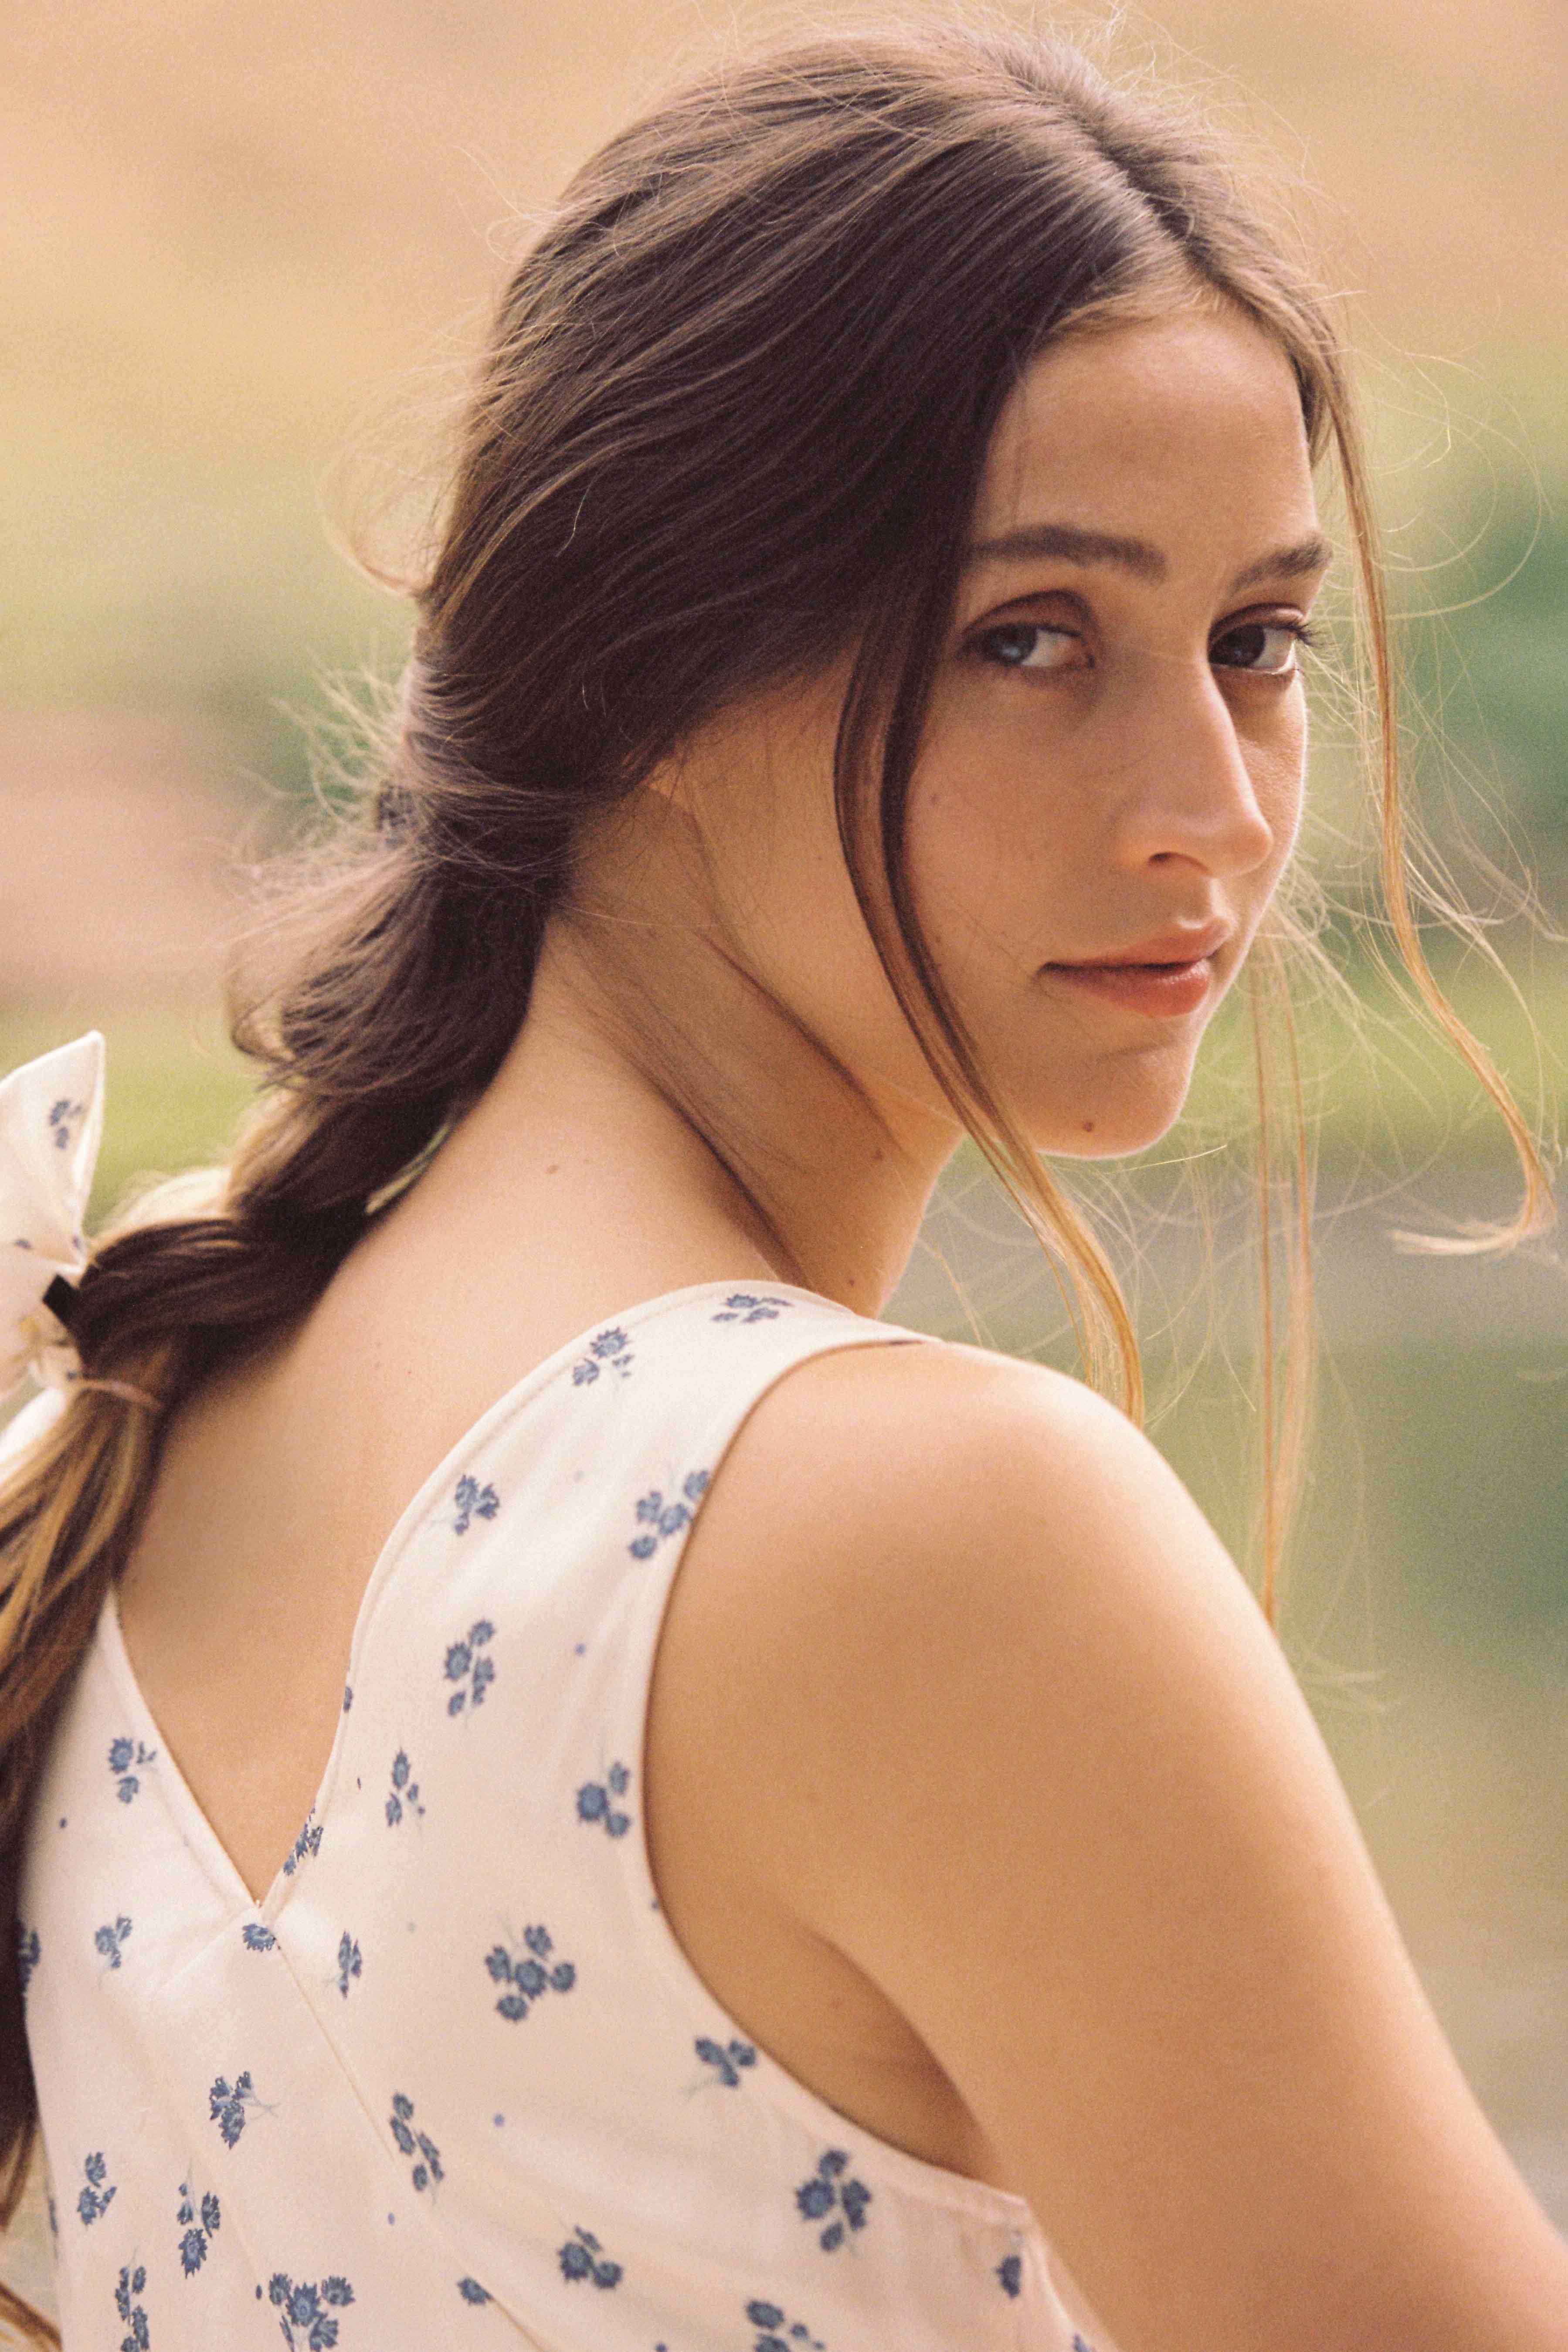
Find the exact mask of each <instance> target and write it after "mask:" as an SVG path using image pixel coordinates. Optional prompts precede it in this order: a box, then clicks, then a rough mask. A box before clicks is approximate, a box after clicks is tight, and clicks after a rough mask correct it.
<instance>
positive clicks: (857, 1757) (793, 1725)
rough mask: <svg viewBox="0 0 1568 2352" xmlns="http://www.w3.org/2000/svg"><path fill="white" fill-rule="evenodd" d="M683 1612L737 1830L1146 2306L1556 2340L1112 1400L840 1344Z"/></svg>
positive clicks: (693, 1561)
mask: <svg viewBox="0 0 1568 2352" xmlns="http://www.w3.org/2000/svg"><path fill="white" fill-rule="evenodd" d="M672 1622H673V1624H674V1626H675V1629H676V1631H675V1643H676V1661H675V1664H676V1671H677V1673H678V1674H679V1675H681V1677H682V1678H683V1682H684V1684H685V1685H686V1686H687V1687H688V1688H689V1693H690V1706H691V1712H690V1714H689V1716H688V1717H687V1718H686V1719H687V1720H688V1721H692V1722H700V1725H701V1732H702V1738H703V1741H704V1747H705V1757H704V1764H705V1770H704V1787H705V1790H708V1791H710V1794H711V1801H712V1803H713V1804H714V1805H715V1806H717V1807H718V1808H719V1809H720V1811H721V1812H722V1814H723V1816H724V1821H723V1834H724V1837H725V1840H726V1845H727V1847H731V1846H732V1847H733V1849H734V1850H736V1851H738V1852H745V1853H749V1854H750V1856H751V1862H750V1864H749V1868H750V1871H751V1874H752V1883H753V1884H754V1885H755V1888H756V1891H757V1894H758V1895H759V1898H760V1899H761V1900H763V1901H765V1902H766V1903H769V1904H771V1905H773V1906H777V1907H778V1908H779V1909H781V1910H783V1911H784V1912H786V1913H787V1914H788V1915H789V1916H792V1917H793V1918H795V1919H796V1920H798V1921H800V1922H801V1923H803V1924H804V1925H805V1927H808V1928H809V1929H810V1930H812V1931H813V1932H814V1933H815V1934H817V1935H819V1936H821V1937H824V1938H825V1939H826V1941H827V1942H828V1943H829V1944H830V1945H832V1946H833V1947H834V1948H837V1950H838V1951H840V1952H841V1953H843V1954H844V1955H845V1956H846V1957H847V1958H848V1959H849V1960H850V1961H852V1962H853V1963H854V1965H855V1966H856V1967H857V1968H858V1969H860V1970H861V1971H862V1972H863V1973H864V1975H865V1976H866V1977H867V1978H868V1979H870V1981H871V1982H872V1983H873V1984H875V1985H876V1986H877V1987H878V1989H879V1990H880V1991H881V1992H882V1994H883V1995H884V1996H885V1997H886V1998H887V1999H888V2000H889V2001H890V2002H892V2003H893V2004H894V2006H895V2007H896V2008H897V2009H898V2011H900V2014H901V2015H902V2016H903V2018H904V2019H905V2020H907V2021H908V2022H909V2024H910V2026H911V2027H912V2028H913V2029H914V2031H915V2032H916V2033H917V2034H919V2036H920V2037H921V2040H922V2041H923V2042H924V2043H925V2045H926V2047H927V2048H928V2049H929V2051H930V2052H931V2054H932V2056H933V2057H934V2059H935V2060H936V2061H937V2063H938V2064H939V2065H940V2066H941V2067H942V2069H943V2071H944V2072H945V2073H946V2074H947V2075H948V2077H949V2079H950V2080H951V2082H952V2084H953V2085H954V2086H955V2088H956V2089H957V2091H958V2092H959V2094H960V2095H961V2096H962V2098H963V2101H964V2102H965V2104H966V2105H967V2107H968V2109H969V2111H970V2113H971V2114H972V2115H973V2117H974V2118H975V2120H976V2121H977V2123H978V2124H979V2126H980V2127H981V2128H982V2130H983V2131H984V2134H985V2136H986V2138H987V2139H988V2141H989V2142H990V2143H991V2145H992V2146H993V2147H994V2148H995V2149H996V2150H997V2151H998V2152H999V2154H1000V2156H1001V2158H1002V2160H1003V2162H1004V2163H1005V2167H1006V2169H1007V2173H1008V2176H1009V2177H1010V2178H1012V2179H1016V2180H1017V2181H1018V2182H1020V2183H1021V2184H1022V2185H1023V2186H1024V2188H1025V2193H1026V2195H1027V2196H1028V2198H1029V2200H1030V2202H1031V2203H1032V2204H1033V2206H1034V2208H1035V2210H1036V2211H1037V2214H1038V2215H1039V2217H1040V2220H1041V2222H1042V2225H1043V2226H1044V2227H1045V2229H1046V2231H1047V2234H1048V2235H1049V2236H1051V2237H1052V2238H1053V2239H1054V2240H1055V2242H1057V2243H1058V2246H1059V2249H1060V2251H1061V2253H1062V2255H1063V2258H1064V2260H1065V2261H1066V2263H1067V2264H1068V2268H1069V2270H1070V2271H1071V2272H1072V2273H1073V2274H1074V2276H1075V2277H1077V2278H1078V2280H1079V2283H1080V2284H1081V2285H1082V2287H1083V2289H1084V2291H1085V2293H1086V2294H1088V2295H1089V2298H1090V2300H1091V2301H1092V2302H1093V2304H1094V2305H1095V2306H1096V2307H1097V2309H1099V2310H1100V2312H1101V2313H1102V2314H1103V2315H1104V2317H1105V2320H1106V2322H1107V2324H1108V2325H1109V2326H1110V2327H1111V2328H1112V2329H1113V2330H1114V2331H1115V2333H1116V2336H1117V2338H1118V2340H1119V2341H1121V2342H1123V2343H1124V2344H1126V2345H1129V2346H1131V2345H1141V2344H1148V2345H1163V2344H1166V2343H1171V2344H1178V2343H1180V2344H1186V2343H1194V2344H1196V2343H1206V2344H1221V2343H1223V2344H1226V2345H1234V2346H1236V2347H1245V2352H1307V2347H1317V2346H1320V2345H1321V2344H1324V2343H1328V2342H1332V2343H1334V2344H1335V2345H1337V2346H1343V2347H1347V2352H1352V2347H1353V2348H1354V2352H1362V2348H1363V2347H1366V2352H1370V2347H1372V2346H1373V2345H1374V2344H1375V2345H1378V2346H1383V2345H1385V2344H1390V2343H1398V2344H1400V2345H1402V2346H1406V2347H1410V2352H1458V2347H1460V2346H1464V2347H1467V2352H1476V2347H1482V2346H1486V2347H1492V2346H1495V2347H1497V2352H1503V2347H1505V2346H1508V2347H1520V2352H1568V2255H1565V2254H1564V2252H1563V2248H1562V2246H1561V2244H1560V2242H1558V2241H1557V2240H1556V2239H1555V2237H1554V2235H1553V2233H1552V2231H1551V2229H1550V2226H1549V2224H1548V2223H1547V2222H1546V2221H1545V2220H1544V2218H1543V2217H1542V2215H1541V2214H1540V2212H1539V2210H1538V2209H1537V2208H1536V2207H1535V2206H1534V2205H1533V2203H1532V2201H1531V2199H1530V2197H1529V2195H1528V2193H1527V2192H1526V2190H1525V2189H1524V2188H1523V2187H1522V2185H1521V2183H1520V2181H1519V2180H1518V2179H1517V2176H1515V2175H1514V2174H1513V2172H1512V2171H1511V2169H1510V2167H1509V2165H1508V2163H1507V2161H1506V2158H1504V2157H1503V2155H1502V2152H1501V2150H1500V2148H1499V2147H1498V2145H1497V2143H1496V2140H1495V2139H1494V2137H1492V2135H1491V2133H1490V2131H1489V2126H1487V2124H1486V2122H1485V2120H1484V2118H1483V2117H1482V2116H1481V2115H1480V2112H1479V2109H1478V2107H1477V2106H1476V2105H1475V2102H1474V2100H1473V2099H1472V2098H1471V2096H1470V2095H1469V2093H1468V2090H1467V2088H1466V2086H1465V2084H1464V2083H1463V2081H1462V2079H1461V2077H1460V2076H1459V2074H1458V2070H1457V2068H1456V2067H1455V2065H1454V2063H1453V2060H1452V2058H1451V2056H1450V2054H1449V2053H1448V2051H1447V2047H1446V2045H1445V2043H1444V2042H1443V2040H1442V2037H1441V2035H1440V2033H1439V2032H1438V2031H1437V2028H1436V2023H1435V2021H1433V2019H1432V2016H1431V2013H1430V2011H1429V2009H1428V2007H1427V2005H1426V2000H1425V1999H1424V1996H1423V1994H1422V1992H1421V1989H1420V1986H1419V1984H1418V1982H1417V1980H1416V1979H1415V1973H1414V1970H1413V1969H1412V1968H1411V1966H1410V1963H1409V1961H1408V1959H1407V1958H1406V1956H1405V1951H1404V1949H1403V1947H1402V1945H1401V1943H1400V1941H1399V1937H1398V1935H1397V1932H1396V1930H1395V1928H1394V1923H1393V1920H1392V1918H1391V1916H1390V1915H1389V1913H1388V1909H1387V1906H1386V1904H1385V1903H1384V1899H1383V1897H1382V1895H1381V1891H1380V1890H1379V1888H1378V1885H1377V1882H1376V1879H1375V1877H1374V1875H1373V1871H1372V1868H1371V1865H1370V1864H1369V1862H1368V1860H1367V1856H1366V1853H1365V1850H1364V1847H1363V1843H1362V1841H1361V1838H1360V1835H1359V1832H1358V1831H1357V1828H1356V1825H1355V1822H1354V1819H1353V1817H1352V1813H1351V1811H1350V1807H1349V1805H1348V1803H1347V1801H1346V1800H1345V1797H1344V1794H1343V1791H1342V1789H1341V1787H1340V1784H1339V1781H1338V1780H1337V1778H1336V1776H1335V1774H1334V1771H1333V1769H1332V1766H1331V1762H1330V1760H1329V1758H1328V1756H1327V1753H1326V1751H1325V1749H1324V1748H1323V1746H1322V1742H1321V1738H1319V1736H1318V1733H1317V1730H1316V1727H1315V1726H1314V1725H1313V1723H1312V1719H1311V1717H1310V1712H1309V1711H1308V1709H1307V1706H1306V1705H1305V1703H1304V1701H1303V1700H1302V1698H1301V1696H1300V1692H1299V1690H1298V1689H1297V1686H1296V1685H1295V1683H1294V1680H1293V1679H1292V1677H1291V1675H1290V1674H1289V1669H1288V1667H1287V1665H1286V1664H1285V1662H1284V1659H1283V1656H1282V1654H1281V1653H1280V1650H1279V1644H1278V1643H1277V1642H1276V1640H1275V1638H1274V1635H1273V1633H1271V1632H1270V1630H1269V1628H1268V1625H1267V1624H1266V1622H1264V1619H1263V1616H1262V1613H1261V1612H1260V1610H1259V1609H1258V1606H1257V1603H1256V1601H1254V1599H1253V1597H1252V1595H1251V1592H1250V1591H1249V1590H1248V1588H1247V1584H1246V1581H1245V1580H1244V1579H1243V1577H1242V1576H1241V1574H1240V1572H1239V1571H1238V1570H1237V1567H1236V1565H1235V1563H1234V1562H1233V1561H1232V1560H1231V1559H1230V1558H1229V1556H1228V1555H1227V1554H1226V1551H1225V1549H1224V1548H1223V1546H1222V1545H1221V1544H1220V1543H1219V1541H1218V1539H1217V1538H1216V1537H1215V1534H1214V1532H1213V1530H1212V1529H1211V1528H1209V1526H1208V1524H1207V1522H1206V1521H1205V1518H1204V1517H1203V1515H1202V1513H1201V1512H1200V1511H1199V1510H1198V1508H1197V1507H1196V1505H1195V1504H1194V1502H1193V1501H1192V1499H1191V1497H1190V1496H1188V1495H1187V1494H1186V1492H1185V1490H1184V1488H1183V1486H1181V1484H1180V1482H1179V1480H1177V1479H1176V1477H1175V1476H1174V1475H1173V1473H1172V1472H1171V1470H1170V1469H1169V1468H1168V1467H1167V1465H1165V1464H1164V1463H1163V1460H1162V1459H1161V1457H1160V1456H1159V1454H1157V1453H1156V1451H1155V1449H1154V1448H1153V1447H1152V1445H1151V1444H1149V1443H1148V1442H1147V1441H1146V1440H1145V1439H1144V1438H1143V1437H1142V1436H1141V1435H1140V1434H1139V1433H1138V1432H1137V1431H1136V1430H1134V1429H1133V1428H1132V1427H1131V1424H1130V1423H1128V1422H1127V1421H1126V1420H1125V1419H1124V1417H1123V1416H1122V1415H1121V1414H1120V1413H1119V1412H1116V1411H1115V1409H1114V1408H1113V1407H1111V1406H1110V1405H1109V1404H1107V1403H1105V1402H1103V1401H1102V1400H1100V1399H1099V1398H1097V1397H1096V1396H1094V1395H1093V1394H1092V1393H1090V1392H1089V1391H1088V1390H1087V1389H1086V1388H1084V1387H1083V1386H1082V1385H1081V1384H1080V1383H1079V1382H1076V1381H1070V1380H1068V1379H1067V1378H1065V1377H1063V1376H1061V1375H1059V1374H1055V1373H1052V1372H1049V1371H1044V1370H1039V1369H1037V1368H1035V1367H1031V1366H1028V1365H1025V1364H1019V1363H1016V1362H1013V1361H1010V1360H1007V1359H1005V1358H999V1357H995V1356H991V1355H987V1354H986V1353H984V1351H982V1350H978V1349H965V1348H958V1347H948V1346H930V1347H921V1348H912V1347H911V1348H884V1349H855V1350H847V1351H845V1352H843V1353H841V1354H837V1355H833V1356H828V1357H825V1358H819V1359H815V1360H811V1361H810V1362H808V1363H807V1364H805V1365H804V1366H802V1367H800V1368H799V1369H798V1370H796V1371H795V1372H793V1373H792V1374H790V1375H789V1376H788V1377H787V1378H786V1379H784V1381H780V1382H779V1383H778V1384H777V1385H776V1386H775V1387H774V1389H773V1391H770V1392H769V1394H768V1395H767V1396H766V1397H765V1398H764V1399H763V1401H762V1402H761V1404H760V1405H759V1406H758V1408H757V1409H756V1410H755V1412H753V1413H752V1416H751V1418H750V1420H749V1422H748V1423H747V1425H746V1426H745V1428H744V1429H742V1433H741V1434H740V1437H739V1438H738V1440H737V1442H736V1444H735V1445H734V1446H733V1448H732V1449H731V1454H730V1455H729V1457H728V1458H727V1459H726V1461H725V1462H724V1463H723V1464H722V1465H721V1468H720V1471H719V1474H718V1475H717V1477H716V1479H715V1481H714V1485H713V1487H712V1490H711V1492H710V1496H709V1498H708V1501H707V1502H706V1503H705V1505H704V1508H703V1511H702V1514H701V1515H700V1519H699V1522H698V1526H697V1528H696V1529H695V1531H694V1534H693V1538H692V1544H691V1550H690V1553H689V1558H688V1560H687V1562H686V1564H685V1565H684V1566H683V1569H682V1572H681V1578H680V1580H679V1582H678V1586H677V1590H676V1594H675V1596H674V1599H673V1601H672ZM699 1682H700V1685H701V1688H702V1689H705V1690H706V1691H707V1692H708V1693H709V1694H710V1695H711V1694H713V1693H715V1692H718V1693H721V1697H713V1696H710V1697H709V1698H708V1699H706V1700H704V1699H702V1698H700V1696H699ZM759 1726H765V1727H766V1736H764V1737H759V1732H758V1727H759ZM709 1764H711V1767H712V1769H711V1770H709V1769H706V1768H707V1766H708V1765H709Z"/></svg>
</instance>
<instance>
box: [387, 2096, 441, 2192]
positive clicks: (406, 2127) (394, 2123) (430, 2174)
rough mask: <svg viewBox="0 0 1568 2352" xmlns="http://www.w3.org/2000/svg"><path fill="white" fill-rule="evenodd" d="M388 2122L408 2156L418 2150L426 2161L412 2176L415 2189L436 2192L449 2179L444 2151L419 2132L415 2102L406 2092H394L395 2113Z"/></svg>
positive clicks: (423, 2160) (418, 2165) (393, 2110)
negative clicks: (416, 2128) (443, 2166)
mask: <svg viewBox="0 0 1568 2352" xmlns="http://www.w3.org/2000/svg"><path fill="white" fill-rule="evenodd" d="M387 2121H388V2123H389V2124H390V2126H391V2127H392V2137H393V2138H394V2139H395V2141H396V2142H397V2145H398V2147H400V2148H401V2149H402V2150H403V2153H404V2155H405V2156H413V2155H414V2154H415V2152H416V2150H417V2152H418V2154H419V2156H420V2158H421V2159H422V2161H421V2162H420V2163H418V2164H416V2166H415V2168H414V2169H413V2171H412V2172H411V2173H410V2175H409V2179H411V2180H412V2181H413V2183H414V2186H415V2188H416V2189H433V2188H434V2185H435V2183H436V2182H437V2180H444V2179H446V2177H447V2176H446V2174H445V2173H444V2172H443V2171H442V2169H441V2151H440V2149H439V2148H438V2147H437V2146H436V2144H435V2142H434V2141H433V2140H432V2139H430V2138H429V2137H427V2135H426V2133H424V2132H422V2131H420V2132H416V2130H415V2128H414V2102H413V2100H412V2099H411V2098H409V2097H407V2096H406V2095H405V2093H404V2092H402V2091H394V2093H393V2095H392V2113H391V2115H390V2116H388V2117H387Z"/></svg>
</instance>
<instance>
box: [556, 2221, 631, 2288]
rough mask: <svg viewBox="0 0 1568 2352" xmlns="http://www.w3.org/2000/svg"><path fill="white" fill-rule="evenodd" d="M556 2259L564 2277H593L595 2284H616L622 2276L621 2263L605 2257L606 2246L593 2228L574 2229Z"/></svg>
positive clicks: (558, 2250)
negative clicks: (601, 2242)
mask: <svg viewBox="0 0 1568 2352" xmlns="http://www.w3.org/2000/svg"><path fill="white" fill-rule="evenodd" d="M555 2259H556V2261H557V2262H558V2263H560V2265H561V2275H562V2277H563V2278H564V2279H572V2280H576V2279H592V2280H593V2282H594V2284H595V2286H615V2285H616V2284H618V2283H619V2280H620V2276H621V2266H620V2264H619V2263H612V2262H609V2261H607V2260H606V2259H605V2251H604V2248H603V2247H602V2246H601V2245H600V2243H599V2241H598V2240H597V2238H595V2235H594V2233H593V2231H591V2230H583V2229H577V2230H574V2231H573V2232H572V2235H571V2236H570V2237H569V2238H568V2239H567V2241H566V2243H565V2244H564V2245H563V2246H558V2247H557V2248H556V2251H555Z"/></svg>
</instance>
